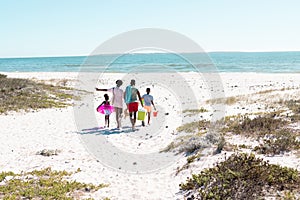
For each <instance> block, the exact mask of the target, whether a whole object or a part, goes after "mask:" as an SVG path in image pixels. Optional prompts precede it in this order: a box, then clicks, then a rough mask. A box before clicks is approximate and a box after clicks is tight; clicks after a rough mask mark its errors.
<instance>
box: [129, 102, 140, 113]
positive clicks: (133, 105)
mask: <svg viewBox="0 0 300 200" xmlns="http://www.w3.org/2000/svg"><path fill="white" fill-rule="evenodd" d="M138 107H139V103H138V102H132V103H129V104H128V111H129V112H137V111H138Z"/></svg>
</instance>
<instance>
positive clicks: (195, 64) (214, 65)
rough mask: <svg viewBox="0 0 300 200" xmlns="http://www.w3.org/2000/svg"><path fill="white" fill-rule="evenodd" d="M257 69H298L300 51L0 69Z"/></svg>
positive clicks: (48, 61) (15, 61)
mask: <svg viewBox="0 0 300 200" xmlns="http://www.w3.org/2000/svg"><path fill="white" fill-rule="evenodd" d="M149 70H150V71H176V72H191V71H200V72H260V73H299V72H300V52H257V53H248V52H247V53H245V52H213V53H208V54H204V53H185V54H180V55H179V54H171V53H149V54H124V55H98V56H89V57H87V56H73V57H36V58H0V71H2V72H79V71H88V72H128V71H149Z"/></svg>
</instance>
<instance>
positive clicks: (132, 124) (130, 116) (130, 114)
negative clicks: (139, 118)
mask: <svg viewBox="0 0 300 200" xmlns="http://www.w3.org/2000/svg"><path fill="white" fill-rule="evenodd" d="M132 114H133V113H132V112H130V113H129V118H130V122H131V126H132V129H134V120H133V119H132V117H133V116H132Z"/></svg>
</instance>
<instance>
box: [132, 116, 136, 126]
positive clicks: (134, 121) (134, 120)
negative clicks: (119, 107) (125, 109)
mask: <svg viewBox="0 0 300 200" xmlns="http://www.w3.org/2000/svg"><path fill="white" fill-rule="evenodd" d="M135 123H136V112H134V114H133V128H135Z"/></svg>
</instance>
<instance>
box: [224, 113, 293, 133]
mask: <svg viewBox="0 0 300 200" xmlns="http://www.w3.org/2000/svg"><path fill="white" fill-rule="evenodd" d="M287 124H288V121H286V120H284V119H282V118H274V117H271V116H270V115H266V116H258V117H255V118H254V119H250V118H249V117H248V116H241V117H238V118H235V119H233V120H227V122H226V127H225V128H224V129H223V131H224V132H231V133H233V134H241V135H246V136H253V137H255V136H264V135H266V134H270V132H273V131H276V130H278V129H282V128H283V127H284V126H286V125H287Z"/></svg>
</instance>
